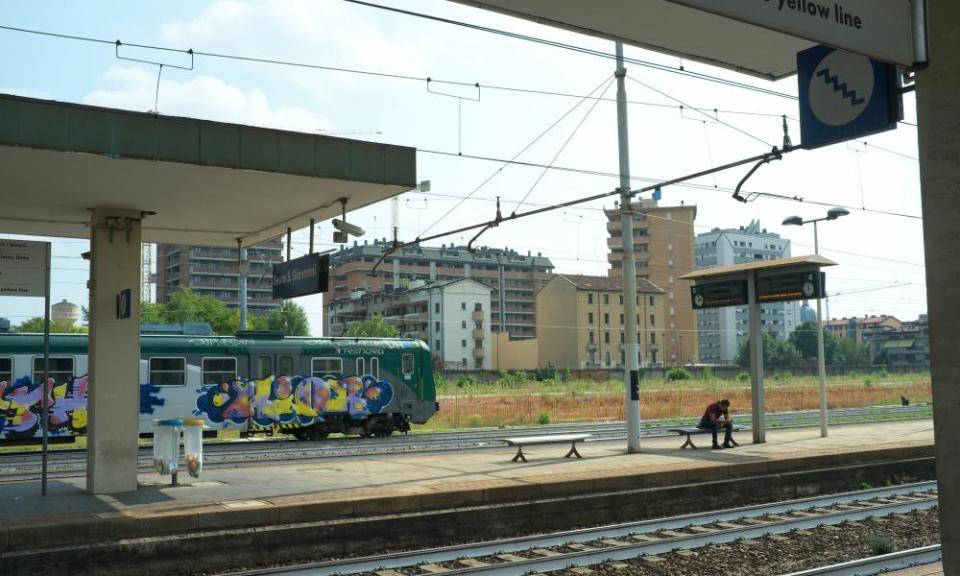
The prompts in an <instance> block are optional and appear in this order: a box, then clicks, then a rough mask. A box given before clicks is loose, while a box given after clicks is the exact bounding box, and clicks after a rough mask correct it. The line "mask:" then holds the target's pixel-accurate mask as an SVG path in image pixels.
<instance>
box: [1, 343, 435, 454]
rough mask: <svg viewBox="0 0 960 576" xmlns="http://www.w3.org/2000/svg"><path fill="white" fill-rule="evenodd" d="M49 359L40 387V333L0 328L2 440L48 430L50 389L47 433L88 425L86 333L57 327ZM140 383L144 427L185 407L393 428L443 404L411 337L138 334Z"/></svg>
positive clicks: (294, 426)
mask: <svg viewBox="0 0 960 576" xmlns="http://www.w3.org/2000/svg"><path fill="white" fill-rule="evenodd" d="M49 366H50V369H49V377H48V380H47V385H46V386H41V382H42V381H43V337H42V336H41V335H39V334H0V441H3V440H24V439H30V438H37V437H39V436H40V435H41V434H42V430H41V426H40V423H41V418H42V411H41V406H42V394H43V393H46V394H47V395H48V402H49V418H48V430H49V434H50V435H51V436H55V437H56V436H73V435H78V434H84V433H85V432H86V428H87V392H88V381H87V366H88V364H87V337H86V335H82V334H54V335H51V336H50V364H49ZM131 385H133V383H131ZM138 385H139V387H140V432H141V433H149V432H151V430H152V422H153V420H155V419H166V418H188V417H189V418H203V419H204V420H205V421H206V422H207V425H208V427H209V428H211V429H214V430H238V431H240V432H241V433H256V432H287V433H290V434H292V435H294V436H295V437H297V438H299V439H301V440H306V439H319V438H325V437H326V436H327V435H329V434H331V433H335V432H337V433H342V434H350V435H360V436H386V435H389V434H391V433H393V432H394V431H402V432H406V431H407V430H409V429H410V424H411V423H414V424H423V423H425V422H426V421H427V420H429V419H430V417H431V416H433V414H434V413H436V411H437V408H438V405H437V402H436V388H435V386H434V380H433V366H432V360H431V355H430V350H429V349H428V348H427V345H426V344H424V343H423V342H421V341H420V340H408V339H378V338H309V337H304V338H298V337H284V336H283V335H282V334H278V333H268V332H243V333H240V334H238V335H237V336H235V337H232V336H231V337H225V336H168V335H141V337H140V382H139V383H138Z"/></svg>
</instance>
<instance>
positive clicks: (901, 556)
mask: <svg viewBox="0 0 960 576" xmlns="http://www.w3.org/2000/svg"><path fill="white" fill-rule="evenodd" d="M940 556H941V551H940V545H939V544H934V545H931V546H923V547H920V548H913V549H911V550H902V551H900V552H893V553H891V554H882V555H880V556H871V557H869V558H861V559H859V560H852V561H850V562H843V563H842V564H833V565H831V566H823V567H822V568H813V569H811V570H804V571H802V572H792V573H790V574H786V575H785V576H873V575H874V574H885V573H887V572H891V571H893V570H901V569H904V568H913V567H922V566H930V565H933V564H935V563H936V562H939V561H940ZM915 574H917V575H919V574H929V576H934V575H935V574H943V571H942V570H940V569H938V568H935V567H932V566H931V568H930V570H929V571H918V572H915Z"/></svg>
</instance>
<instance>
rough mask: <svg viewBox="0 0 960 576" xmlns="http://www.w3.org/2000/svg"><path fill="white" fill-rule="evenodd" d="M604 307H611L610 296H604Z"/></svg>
mask: <svg viewBox="0 0 960 576" xmlns="http://www.w3.org/2000/svg"><path fill="white" fill-rule="evenodd" d="M603 305H604V306H609V305H610V295H609V294H604V295H603Z"/></svg>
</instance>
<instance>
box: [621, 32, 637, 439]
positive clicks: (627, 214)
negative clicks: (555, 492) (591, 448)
mask: <svg viewBox="0 0 960 576" xmlns="http://www.w3.org/2000/svg"><path fill="white" fill-rule="evenodd" d="M626 75H627V70H626V68H624V65H623V43H621V42H617V71H616V77H617V137H618V142H619V152H620V222H621V228H622V234H621V240H622V241H623V270H622V272H623V315H624V320H625V321H626V327H625V330H626V335H625V337H624V340H625V346H626V353H625V354H624V356H625V359H626V369H627V371H626V378H625V379H624V380H625V385H626V386H625V387H626V397H627V400H626V412H627V452H628V453H633V452H639V451H640V349H639V346H638V344H637V267H636V263H635V262H634V259H633V209H632V207H633V203H632V201H631V196H630V138H629V132H628V130H629V127H628V125H627V90H626V88H625V87H624V79H625V77H626Z"/></svg>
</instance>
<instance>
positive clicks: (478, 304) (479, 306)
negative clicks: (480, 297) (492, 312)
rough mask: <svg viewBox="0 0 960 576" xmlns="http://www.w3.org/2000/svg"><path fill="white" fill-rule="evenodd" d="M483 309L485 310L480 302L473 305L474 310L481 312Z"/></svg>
mask: <svg viewBox="0 0 960 576" xmlns="http://www.w3.org/2000/svg"><path fill="white" fill-rule="evenodd" d="M482 310H483V306H481V305H480V303H479V302H477V303H476V304H474V305H473V311H474V312H481V311H482Z"/></svg>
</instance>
